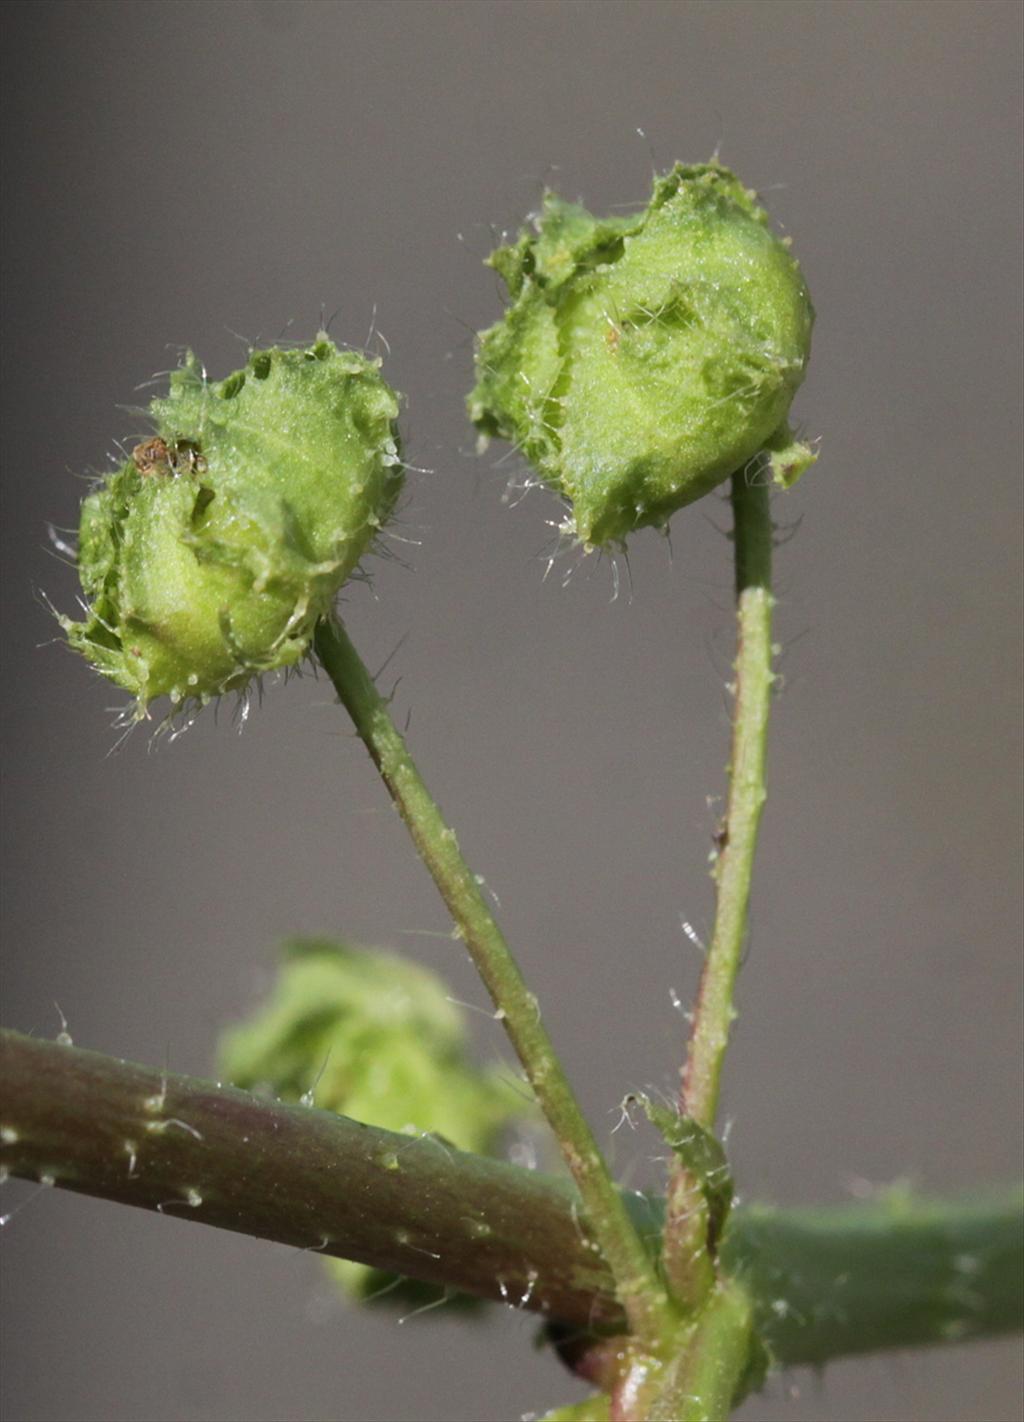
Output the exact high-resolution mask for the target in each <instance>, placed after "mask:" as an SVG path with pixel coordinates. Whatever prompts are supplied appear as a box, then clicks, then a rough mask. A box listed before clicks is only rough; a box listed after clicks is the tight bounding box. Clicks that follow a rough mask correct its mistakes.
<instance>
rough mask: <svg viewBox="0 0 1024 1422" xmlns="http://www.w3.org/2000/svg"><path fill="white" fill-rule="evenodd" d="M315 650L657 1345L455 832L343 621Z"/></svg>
mask: <svg viewBox="0 0 1024 1422" xmlns="http://www.w3.org/2000/svg"><path fill="white" fill-rule="evenodd" d="M315 647H316V654H317V656H318V657H319V659H320V661H321V663H322V664H323V667H324V669H325V671H326V672H327V675H328V676H329V677H330V679H331V681H332V682H333V684H334V687H335V690H336V691H337V693H338V696H339V698H340V700H341V702H342V704H343V706H344V707H345V709H346V710H347V711H348V713H349V715H350V716H351V718H352V721H353V724H354V725H355V728H356V731H357V732H358V734H359V737H360V739H361V740H362V741H363V744H364V745H365V746H366V749H367V750H368V751H369V753H370V756H371V758H372V760H373V762H374V764H375V765H376V766H377V769H378V770H379V771H380V774H381V777H382V779H383V780H384V783H385V785H386V786H387V789H388V792H389V793H390V795H391V798H392V799H393V800H394V802H395V805H396V806H397V808H398V810H399V812H400V814H401V816H402V818H403V820H404V821H405V823H406V825H407V827H408V829H409V832H410V834H411V835H412V838H413V841H414V842H415V845H416V848H417V849H418V851H419V853H420V857H421V858H422V860H423V862H424V864H425V865H426V866H427V868H428V870H429V871H430V874H431V876H432V878H433V880H434V883H435V884H436V885H437V887H438V890H439V891H440V894H441V897H442V898H443V899H444V902H445V904H446V905H447V906H448V910H449V912H450V913H451V915H452V918H453V919H454V921H455V924H456V927H457V929H458V932H459V934H460V936H461V938H462V939H463V941H464V942H465V945H466V948H467V950H468V951H469V954H470V957H471V958H472V959H473V962H474V963H475V965H476V968H477V970H478V972H479V973H480V976H481V978H482V979H483V981H484V983H485V985H486V987H487V991H488V992H489V993H490V995H491V1000H492V1001H493V1003H494V1005H495V1008H496V1009H497V1011H498V1015H499V1017H500V1019H501V1021H502V1022H503V1023H504V1026H505V1030H506V1031H507V1033H508V1035H509V1038H510V1040H511V1042H512V1045H513V1046H514V1048H515V1050H516V1053H517V1055H518V1057H519V1060H520V1062H521V1063H522V1065H523V1069H524V1070H525V1072H526V1076H527V1079H528V1081H529V1082H530V1085H531V1086H532V1087H533V1090H534V1092H535V1094H536V1097H537V1100H538V1102H539V1104H540V1107H541V1109H542V1110H543V1112H544V1114H545V1116H546V1117H547V1120H548V1123H549V1124H550V1126H551V1129H552V1130H553V1131H554V1133H555V1136H556V1138H557V1140H558V1143H559V1146H560V1147H561V1150H562V1155H563V1156H564V1158H565V1162H566V1164H567V1165H568V1167H569V1170H570V1172H571V1173H572V1176H573V1179H574V1180H575V1182H576V1186H577V1188H578V1190H579V1192H580V1196H581V1199H582V1201H583V1205H584V1209H585V1211H586V1217H587V1222H588V1224H589V1226H590V1228H591V1229H592V1231H593V1233H594V1235H595V1237H596V1241H597V1244H598V1246H599V1247H600V1250H601V1252H602V1253H603V1254H604V1256H605V1259H606V1260H607V1263H608V1267H609V1269H610V1270H611V1272H612V1275H613V1277H614V1279H615V1284H616V1292H617V1294H618V1296H619V1298H620V1300H621V1301H622V1304H623V1307H624V1308H625V1310H626V1314H627V1317H628V1319H629V1323H630V1327H631V1329H632V1331H633V1332H634V1333H635V1334H636V1335H637V1336H638V1337H639V1338H641V1339H643V1340H646V1341H647V1342H648V1343H649V1344H650V1345H651V1346H655V1345H656V1344H657V1343H658V1342H660V1340H661V1339H662V1337H663V1336H664V1334H665V1331H666V1328H667V1327H668V1326H669V1323H670V1316H669V1315H670V1307H669V1304H668V1300H667V1298H666V1295H665V1291H664V1289H663V1287H662V1285H661V1283H660V1281H659V1279H658V1276H657V1274H656V1272H655V1269H654V1265H653V1263H652V1261H651V1259H650V1257H649V1255H648V1253H647V1251H646V1249H645V1248H644V1245H643V1242H642V1241H641V1239H640V1236H639V1235H638V1234H637V1231H636V1229H635V1228H634V1226H633V1223H632V1221H631V1220H630V1218H629V1215H628V1214H627V1212H626V1209H625V1206H624V1204H623V1201H622V1196H621V1195H620V1194H619V1192H618V1190H617V1189H616V1188H615V1184H614V1182H613V1180H612V1178H611V1176H610V1174H609V1172H608V1167H607V1165H606V1163H605V1160H604V1158H603V1156H602V1154H601V1152H600V1150H599V1149H598V1145H597V1142H596V1140H595V1139H594V1135H593V1132H592V1131H591V1129H590V1126H589V1125H588V1123H587V1121H586V1118H585V1117H584V1115H583V1112H582V1110H581V1108H580V1105H579V1103H578V1101H577V1100H576V1097H575V1095H574V1093H573V1091H572V1088H571V1086H570V1085H569V1082H568V1080H567V1078H566V1075H565V1072H564V1070H563V1068H562V1064H561V1062H560V1061H559V1059H558V1056H557V1054H556V1052H555V1049H554V1046H553V1045H552V1042H551V1039H550V1037H549V1036H548V1033H547V1030H546V1028H545V1026H544V1023H543V1021H542V1019H541V1013H540V1008H539V1005H538V1003H537V999H536V997H535V996H534V995H533V993H532V992H530V990H529V989H528V988H527V986H526V983H525V981H524V979H523V975H522V973H521V971H520V969H519V966H518V964H517V963H516V961H515V958H514V957H513V956H512V952H511V950H510V949H509V946H508V944H507V943H506V941H505V938H504V935H503V934H502V932H501V929H500V928H499V927H498V924H497V922H496V920H495V918H494V915H493V914H492V913H491V910H490V909H489V908H488V906H487V903H486V901H485V900H484V897H483V894H482V893H481V890H480V884H479V881H478V880H477V879H476V877H475V876H474V875H473V874H472V873H471V872H470V870H469V868H468V866H467V864H466V862H465V860H464V859H463V857H462V854H461V851H460V850H459V846H458V842H457V840H456V838H455V833H454V831H453V830H451V829H450V828H449V826H448V825H447V824H446V823H445V820H444V818H443V817H442V815H441V811H440V810H439V809H438V807H437V804H436V803H435V802H434V800H433V798H432V797H431V795H430V792H429V791H428V790H427V787H426V785H425V784H424V783H423V779H422V777H421V776H420V773H419V771H418V770H417V768H416V766H415V764H414V762H413V759H412V757H411V755H410V754H409V751H408V748H407V747H406V744H405V741H404V739H403V737H402V736H401V735H400V734H399V732H398V730H397V728H396V727H395V725H394V723H393V721H392V719H391V714H390V711H389V709H388V703H387V701H386V700H385V699H384V697H383V696H381V694H380V692H379V691H378V690H377V688H376V686H375V685H374V683H373V679H372V678H371V676H370V674H369V672H368V671H367V669H366V667H365V666H364V664H363V662H362V660H361V658H360V656H359V654H358V652H357V651H356V649H355V647H354V646H353V645H352V642H351V641H350V639H349V636H348V634H347V632H346V631H345V629H344V627H343V626H342V625H341V624H340V622H337V621H323V622H321V623H320V625H319V627H318V628H317V633H316V641H315Z"/></svg>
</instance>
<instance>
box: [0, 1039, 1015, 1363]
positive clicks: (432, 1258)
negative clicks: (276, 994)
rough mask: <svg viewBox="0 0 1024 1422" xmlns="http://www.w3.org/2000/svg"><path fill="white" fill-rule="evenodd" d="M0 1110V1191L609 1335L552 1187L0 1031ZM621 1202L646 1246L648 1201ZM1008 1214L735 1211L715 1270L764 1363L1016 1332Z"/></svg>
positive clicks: (984, 1202) (997, 1206)
mask: <svg viewBox="0 0 1024 1422" xmlns="http://www.w3.org/2000/svg"><path fill="white" fill-rule="evenodd" d="M0 1101H2V1103H3V1106H2V1116H0V1177H5V1176H6V1174H7V1173H8V1172H9V1173H10V1174H11V1175H14V1176H18V1177H20V1178H22V1179H25V1180H47V1181H52V1183H53V1185H54V1186H55V1187H56V1188H57V1189H59V1190H60V1189H64V1190H73V1191H76V1192H78V1193H79V1194H84V1195H91V1196H94V1197H97V1198H100V1199H104V1200H110V1201H113V1202H115V1203H117V1204H121V1205H134V1206H137V1207H139V1208H141V1209H146V1210H159V1211H161V1213H163V1214H166V1215H172V1214H173V1215H174V1217H175V1218H176V1219H179V1220H189V1221H191V1222H193V1223H195V1224H206V1225H213V1226H216V1227H219V1228H221V1229H229V1230H234V1231H237V1232H239V1233H241V1234H248V1235H251V1236H254V1237H257V1238H261V1239H268V1240H275V1241H277V1242H278V1243H281V1244H285V1245H290V1246H293V1247H295V1248H300V1249H308V1250H310V1251H316V1252H317V1253H323V1254H330V1255H335V1256H337V1257H338V1258H342V1259H358V1260H360V1261H361V1262H362V1263H365V1264H372V1265H374V1266H376V1267H377V1268H379V1269H388V1270H395V1271H396V1272H398V1273H402V1274H407V1275H409V1276H410V1277H412V1278H418V1279H423V1280H426V1281H430V1282H435V1283H438V1284H442V1285H447V1286H449V1287H451V1288H452V1289H455V1290H460V1291H463V1292H466V1293H472V1294H477V1295H479V1296H481V1297H483V1298H492V1299H495V1300H498V1301H501V1300H504V1301H505V1302H509V1301H512V1302H514V1303H517V1304H518V1305H519V1306H521V1307H522V1308H524V1309H529V1310H532V1311H535V1312H536V1313H537V1314H538V1315H539V1316H541V1317H543V1318H545V1319H548V1320H549V1321H550V1320H552V1319H557V1320H560V1321H561V1322H562V1323H563V1324H565V1325H566V1326H567V1327H569V1328H571V1329H572V1330H573V1331H574V1332H576V1333H578V1334H579V1335H580V1346H582V1347H585V1346H586V1343H587V1339H588V1337H590V1336H592V1335H591V1334H590V1330H593V1329H598V1330H600V1332H601V1333H604V1332H606V1331H608V1332H613V1333H621V1332H622V1330H623V1328H624V1327H625V1326H626V1319H625V1317H624V1315H623V1312H622V1309H621V1307H620V1305H619V1303H618V1302H617V1300H616V1297H615V1281H614V1279H613V1278H612V1275H611V1272H610V1270H609V1268H608V1265H607V1263H606V1261H605V1260H604V1259H602V1258H601V1256H600V1255H597V1254H595V1253H594V1252H593V1250H592V1249H590V1248H588V1246H587V1243H586V1241H585V1240H584V1238H583V1237H582V1234H581V1230H580V1227H579V1226H580V1220H579V1200H578V1197H577V1195H576V1193H575V1191H574V1190H573V1189H572V1187H571V1186H570V1185H569V1183H568V1182H567V1181H563V1180H552V1179H549V1178H547V1177H545V1176H543V1175H540V1174H538V1173H537V1172H536V1171H530V1170H521V1169H517V1168H516V1167H515V1166H512V1165H506V1164H505V1163H504V1162H502V1161H497V1160H485V1159H483V1158H482V1157H480V1156H475V1155H467V1154H465V1153H463V1152H462V1151H458V1150H452V1149H450V1148H446V1147H444V1148H443V1147H441V1146H439V1145H438V1142H437V1141H436V1140H434V1139H433V1138H432V1137H429V1136H427V1137H424V1138H423V1139H421V1140H420V1139H416V1138H415V1137H409V1136H401V1135H395V1134H393V1133H392V1132H390V1131H382V1130H379V1129H377V1128H375V1127H373V1126H364V1125H361V1124H360V1123H359V1122H357V1121H350V1120H347V1119H346V1118H345V1117H343V1116H335V1115H334V1114H333V1113H332V1112H330V1111H318V1110H315V1109H314V1108H313V1107H309V1106H289V1105H284V1104H283V1103H281V1102H280V1101H268V1100H266V1099H264V1098H261V1097H258V1096H253V1095H251V1094H250V1093H249V1092H247V1091H238V1090H236V1089H235V1088H233V1087H229V1086H218V1085H216V1084H215V1083H214V1082H211V1081H199V1080H197V1079H195V1078H193V1077H187V1076H179V1075H177V1074H176V1073H174V1072H167V1071H164V1072H160V1071H156V1070H154V1069H153V1068H151V1067H144V1066H136V1065H135V1064H134V1063H131V1062H123V1061H119V1060H117V1059H116V1058H114V1057H108V1056H103V1055H101V1054H100V1053H98V1052H88V1051H83V1050H82V1049H81V1048H80V1047H70V1046H65V1045H63V1044H61V1043H59V1042H47V1041H40V1040H39V1039H37V1038H33V1037H25V1036H23V1035H22V1034H20V1033H18V1032H8V1031H0ZM628 1203H629V1206H630V1208H631V1209H632V1210H636V1211H638V1212H639V1211H640V1210H643V1211H644V1213H643V1215H640V1214H639V1213H638V1215H637V1219H638V1223H639V1225H640V1228H641V1229H642V1230H643V1231H644V1233H645V1234H651V1235H653V1236H656V1235H657V1234H658V1232H659V1230H660V1228H661V1222H662V1214H661V1202H660V1201H656V1200H647V1199H644V1198H643V1197H640V1196H636V1195H631V1196H629V1197H628ZM1022 1204H1024V1191H1022V1190H1021V1188H1020V1187H1019V1186H1016V1187H1012V1188H1009V1189H1003V1190H999V1191H992V1192H990V1193H989V1194H988V1195H982V1196H980V1197H976V1198H973V1199H972V1198H968V1199H964V1200H948V1201H937V1200H923V1199H920V1198H918V1197H916V1196H913V1195H910V1194H908V1193H907V1192H906V1191H896V1190H891V1191H888V1192H886V1193H885V1194H882V1195H880V1196H878V1197H877V1198H876V1199H874V1200H871V1201H866V1202H859V1203H855V1204H844V1205H831V1206H819V1207H817V1208H804V1209H797V1210H781V1209H776V1208H772V1207H769V1206H766V1205H747V1206H738V1207H737V1208H736V1209H735V1210H734V1211H733V1213H732V1215H731V1216H730V1218H729V1224H728V1228H727V1230H726V1234H725V1238H724V1240H723V1242H722V1247H721V1259H722V1266H723V1270H724V1272H725V1273H727V1274H728V1275H730V1276H731V1277H734V1278H735V1279H736V1280H737V1282H738V1283H739V1284H740V1286H741V1287H742V1289H743V1290H744V1291H745V1293H746V1294H747V1295H748V1296H749V1297H750V1299H751V1302H752V1304H753V1308H754V1315H755V1322H756V1327H757V1331H758V1333H759V1334H760V1336H761V1337H762V1338H763V1339H764V1341H765V1343H766V1344H767V1345H768V1347H769V1349H770V1351H771V1353H772V1356H773V1358H774V1359H775V1361H776V1363H778V1364H779V1365H780V1366H791V1365H794V1366H795V1365H799V1364H815V1365H820V1364H823V1363H825V1362H828V1361H829V1360H830V1359H832V1358H840V1357H848V1356H850V1355H853V1354H858V1353H867V1352H872V1351H874V1350H877V1349H892V1348H910V1347H919V1346H922V1345H925V1344H932V1345H935V1344H942V1343H950V1342H956V1343H963V1342H965V1341H967V1340H968V1339H971V1338H994V1337H998V1336H999V1335H1002V1334H1006V1333H1011V1332H1015V1331H1017V1330H1019V1329H1020V1328H1021V1326H1022V1323H1024V1297H1022V1294H1024V1289H1022V1282H1024V1224H1022V1218H1021V1209H1022ZM583 1223H584V1225H586V1223H587V1222H586V1220H584V1221H583ZM155 1227H156V1226H155V1225H154V1228H155ZM736 1332H737V1333H738V1332H739V1330H736ZM594 1346H597V1347H600V1346H601V1345H600V1344H599V1343H595V1344H594ZM614 1346H615V1348H616V1352H618V1351H619V1350H620V1349H621V1346H622V1345H621V1343H620V1342H619V1341H616V1343H615V1345H614Z"/></svg>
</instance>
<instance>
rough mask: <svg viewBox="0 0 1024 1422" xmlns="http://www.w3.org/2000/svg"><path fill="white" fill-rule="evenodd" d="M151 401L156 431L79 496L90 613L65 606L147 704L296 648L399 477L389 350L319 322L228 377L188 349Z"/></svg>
mask: <svg viewBox="0 0 1024 1422" xmlns="http://www.w3.org/2000/svg"><path fill="white" fill-rule="evenodd" d="M150 409H151V415H152V418H153V422H154V425H155V427H156V435H155V437H154V438H152V439H149V440H146V441H145V442H144V443H142V444H139V445H138V446H136V448H135V450H134V451H133V453H132V457H131V458H130V459H128V460H127V461H126V462H125V463H124V464H123V465H122V466H121V467H120V468H119V469H117V470H116V471H115V472H114V473H112V474H111V475H110V476H109V477H108V478H107V479H106V481H105V482H104V483H103V484H102V486H100V487H99V488H97V489H96V490H95V492H94V493H92V494H90V495H89V497H88V498H87V499H86V500H85V502H84V504H83V505H82V515H81V525H80V529H79V540H78V568H79V576H80V578H81V583H82V590H83V592H84V594H85V597H86V599H87V601H88V615H87V617H86V619H85V620H84V621H82V622H73V621H72V620H71V619H70V618H64V617H62V618H61V619H60V620H61V625H62V626H63V627H64V630H65V631H66V633H67V635H68V639H69V641H70V643H71V645H72V646H73V647H74V648H75V649H76V650H77V651H79V652H81V653H82V654H83V655H84V656H86V657H87V658H88V659H89V661H90V662H92V664H93V666H95V667H96V668H97V669H98V670H99V671H100V672H102V674H103V675H104V676H107V677H109V678H110V680H111V681H114V682H116V683H117V685H118V686H121V687H124V689H125V690H126V691H130V692H131V693H132V694H133V695H134V696H135V697H136V700H137V703H138V707H137V713H136V714H137V715H138V716H141V715H143V714H144V713H145V709H146V706H147V704H148V703H149V702H150V701H152V700H153V699H154V698H155V697H158V696H164V695H167V696H169V697H170V698H171V701H172V702H173V703H174V705H175V706H176V707H179V706H181V705H182V704H183V703H185V702H186V701H190V700H194V701H197V702H199V703H203V702H205V701H208V700H209V699H210V698H212V697H214V696H218V695H220V694H221V693H222V692H225V691H232V690H239V689H241V688H243V687H244V686H245V685H246V684H247V683H248V682H249V680H250V679H251V678H252V677H253V676H254V675H255V674H257V673H259V672H264V671H270V670H273V669H274V668H277V667H287V666H291V665H294V663H296V662H298V661H300V660H301V658H302V657H303V656H304V655H305V653H306V650H307V648H308V646H309V642H310V639H311V637H312V633H313V627H314V624H315V623H316V620H317V618H319V617H320V616H321V615H322V614H323V613H325V612H326V611H327V610H328V609H329V608H330V606H331V603H332V600H333V599H334V596H335V594H336V593H337V591H338V589H339V588H340V587H341V585H342V583H344V581H345V580H346V578H347V577H348V576H349V575H350V573H351V572H352V571H353V570H354V568H355V567H356V565H357V563H358V562H359V560H360V558H361V557H362V556H363V554H364V553H365V552H366V550H367V548H368V547H369V545H370V543H371V541H372V540H373V537H374V535H375V534H376V532H377V530H378V529H379V528H380V526H381V525H382V523H383V522H384V521H385V520H386V519H387V517H388V515H389V513H390V512H391V509H392V507H393V505H394V502H395V498H396V496H397V494H398V490H399V488H400V487H401V482H402V464H401V459H400V457H399V452H398V441H397V434H396V431H395V426H394V421H395V418H396V416H397V414H398V401H397V398H396V396H395V394H394V392H393V391H392V390H391V389H389V387H388V386H387V385H386V384H385V383H384V381H383V379H382V378H381V376H380V374H379V362H377V361H370V360H366V359H364V357H362V356H360V355H357V354H355V353H354V352H350V351H341V350H338V349H337V347H336V346H335V345H334V344H333V342H331V341H330V340H328V339H327V337H326V336H324V335H321V336H320V337H319V338H318V339H317V341H316V342H315V344H314V345H312V346H311V347H309V348H308V349H306V350H298V349H295V350H281V349H278V348H274V349H271V350H263V351H253V352H252V354H251V355H250V357H249V360H248V362H247V364H246V365H245V367H244V368H243V369H242V370H238V371H235V373H234V374H233V375H229V376H228V378H227V379H226V380H222V381H220V382H211V381H208V380H207V379H206V376H205V373H204V372H203V371H202V369H201V368H200V366H199V365H198V363H197V362H196V359H195V357H194V356H192V355H189V356H188V358H187V359H186V360H185V362H184V364H183V365H182V366H181V367H180V368H179V369H178V370H176V371H175V372H174V373H173V374H172V375H171V380H170V391H169V393H168V395H167V396H166V397H164V398H163V399H157V400H154V401H153V402H152V405H151V407H150Z"/></svg>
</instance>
